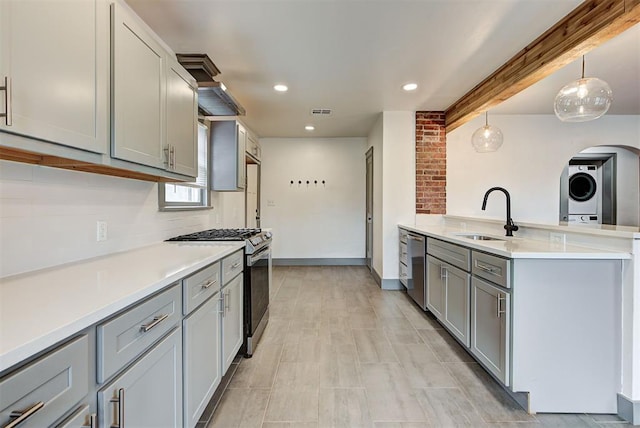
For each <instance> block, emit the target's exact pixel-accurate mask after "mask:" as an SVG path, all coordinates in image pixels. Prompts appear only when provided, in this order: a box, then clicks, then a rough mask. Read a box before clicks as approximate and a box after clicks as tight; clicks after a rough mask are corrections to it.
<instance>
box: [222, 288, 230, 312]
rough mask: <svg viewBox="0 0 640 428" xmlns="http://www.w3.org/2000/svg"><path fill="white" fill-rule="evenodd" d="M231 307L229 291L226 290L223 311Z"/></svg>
mask: <svg viewBox="0 0 640 428" xmlns="http://www.w3.org/2000/svg"><path fill="white" fill-rule="evenodd" d="M230 309H231V291H227V292H226V293H225V296H224V313H225V314H226V313H227V312H228V311H229V310H230Z"/></svg>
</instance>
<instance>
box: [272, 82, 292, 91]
mask: <svg viewBox="0 0 640 428" xmlns="http://www.w3.org/2000/svg"><path fill="white" fill-rule="evenodd" d="M273 89H275V90H276V91H278V92H287V91H288V90H289V88H287V85H282V84H280V83H279V84H277V85H275V86H274V87H273Z"/></svg>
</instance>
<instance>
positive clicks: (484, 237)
mask: <svg viewBox="0 0 640 428" xmlns="http://www.w3.org/2000/svg"><path fill="white" fill-rule="evenodd" d="M456 236H459V237H460V238H467V239H473V240H474V241H504V239H502V238H494V237H493V236H488V235H479V234H475V233H474V234H469V235H467V234H457V235H456Z"/></svg>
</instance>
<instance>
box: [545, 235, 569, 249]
mask: <svg viewBox="0 0 640 428" xmlns="http://www.w3.org/2000/svg"><path fill="white" fill-rule="evenodd" d="M549 241H550V242H551V243H552V244H553V245H562V246H564V245H566V244H567V235H565V234H564V233H554V232H550V233H549Z"/></svg>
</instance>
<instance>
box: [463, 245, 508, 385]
mask: <svg viewBox="0 0 640 428" xmlns="http://www.w3.org/2000/svg"><path fill="white" fill-rule="evenodd" d="M472 272H473V278H472V280H471V353H472V354H473V355H474V356H475V357H476V358H477V359H478V360H479V361H480V362H481V363H482V364H483V365H484V366H485V367H486V368H487V370H489V371H490V372H491V373H493V375H494V376H495V377H496V378H498V379H499V380H500V381H501V382H502V383H504V384H505V385H506V386H510V379H509V376H510V374H509V370H510V362H511V361H510V340H511V292H510V287H511V260H509V259H504V258H502V257H497V256H494V255H491V254H486V253H481V252H478V251H473V253H472Z"/></svg>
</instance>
